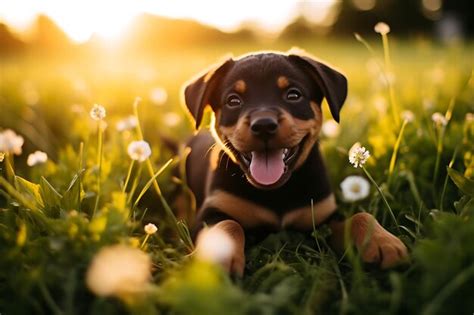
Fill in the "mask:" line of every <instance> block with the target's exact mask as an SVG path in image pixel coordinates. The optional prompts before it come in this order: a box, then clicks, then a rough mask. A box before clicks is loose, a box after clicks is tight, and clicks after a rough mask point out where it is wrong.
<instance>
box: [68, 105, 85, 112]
mask: <svg viewBox="0 0 474 315" xmlns="http://www.w3.org/2000/svg"><path fill="white" fill-rule="evenodd" d="M84 111H85V110H84V106H82V105H81V104H72V105H71V112H73V113H74V114H82V113H84Z"/></svg>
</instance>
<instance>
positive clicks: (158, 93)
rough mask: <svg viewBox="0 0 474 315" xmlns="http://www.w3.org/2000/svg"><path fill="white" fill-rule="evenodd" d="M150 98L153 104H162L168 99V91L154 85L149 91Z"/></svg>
mask: <svg viewBox="0 0 474 315" xmlns="http://www.w3.org/2000/svg"><path fill="white" fill-rule="evenodd" d="M150 99H151V101H152V102H153V103H154V104H155V105H163V104H165V103H166V101H167V100H168V93H167V92H166V90H165V89H164V88H162V87H156V88H154V89H152V90H151V91H150Z"/></svg>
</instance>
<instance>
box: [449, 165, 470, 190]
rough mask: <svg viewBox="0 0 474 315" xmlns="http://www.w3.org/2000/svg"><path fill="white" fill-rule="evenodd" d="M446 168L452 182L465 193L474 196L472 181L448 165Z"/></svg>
mask: <svg viewBox="0 0 474 315" xmlns="http://www.w3.org/2000/svg"><path fill="white" fill-rule="evenodd" d="M447 169H448V175H449V177H451V179H452V181H453V182H454V184H455V185H456V186H457V187H458V188H459V189H460V190H461V191H462V192H463V193H465V194H466V195H469V196H471V197H474V181H473V180H471V179H469V178H467V177H464V175H462V174H461V173H459V172H458V171H456V170H455V169H452V168H450V167H448V168H447Z"/></svg>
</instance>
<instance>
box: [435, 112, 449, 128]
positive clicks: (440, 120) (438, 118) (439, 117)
mask: <svg viewBox="0 0 474 315" xmlns="http://www.w3.org/2000/svg"><path fill="white" fill-rule="evenodd" d="M431 119H432V120H433V122H434V123H435V125H436V126H446V125H447V124H448V120H447V119H446V117H445V116H444V115H443V114H441V113H439V112H436V113H434V114H433V115H431Z"/></svg>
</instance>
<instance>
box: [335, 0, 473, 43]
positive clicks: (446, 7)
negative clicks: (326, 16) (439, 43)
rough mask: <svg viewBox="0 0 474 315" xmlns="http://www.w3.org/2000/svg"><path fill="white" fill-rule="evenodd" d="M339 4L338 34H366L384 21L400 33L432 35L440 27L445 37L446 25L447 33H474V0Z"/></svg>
mask: <svg viewBox="0 0 474 315" xmlns="http://www.w3.org/2000/svg"><path fill="white" fill-rule="evenodd" d="M339 6H340V7H339V9H340V13H339V17H338V19H337V22H336V23H335V25H334V28H333V33H335V34H340V35H352V33H354V32H360V33H367V32H368V31H370V30H372V28H373V27H374V25H375V24H376V23H377V22H380V21H384V22H386V23H388V24H389V25H390V27H391V29H392V31H393V32H395V33H396V34H399V35H416V34H419V33H425V34H429V33H433V32H434V31H435V30H437V32H436V33H437V35H440V36H441V37H442V36H443V34H439V33H440V32H443V31H442V29H443V28H445V27H448V28H451V29H450V30H449V31H448V34H451V33H455V32H457V33H459V34H456V35H459V36H464V35H466V36H472V35H474V2H473V1H472V0H456V1H446V0H445V1H443V0H403V1H397V0H341V1H340V3H339ZM446 21H447V22H446ZM440 29H441V31H440ZM453 36H454V35H453Z"/></svg>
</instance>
